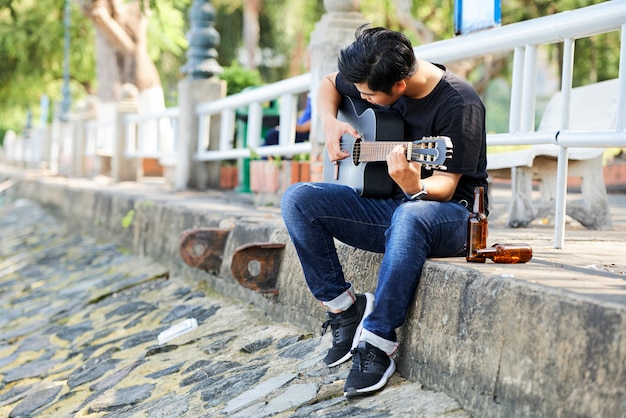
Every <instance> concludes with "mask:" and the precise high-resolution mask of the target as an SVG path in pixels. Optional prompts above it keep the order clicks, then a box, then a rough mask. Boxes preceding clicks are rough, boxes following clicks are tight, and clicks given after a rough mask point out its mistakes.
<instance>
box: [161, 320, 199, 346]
mask: <svg viewBox="0 0 626 418" xmlns="http://www.w3.org/2000/svg"><path fill="white" fill-rule="evenodd" d="M195 328H198V321H196V318H187V319H185V320H184V321H183V322H179V323H178V324H176V325H172V326H171V327H169V328H168V329H166V330H165V331H163V332H161V333H160V334H159V336H158V337H157V340H158V341H159V344H165V343H166V342H168V341H170V340H172V339H174V338H176V337H180V336H181V335H183V334H186V333H188V332H189V331H191V330H192V329H195Z"/></svg>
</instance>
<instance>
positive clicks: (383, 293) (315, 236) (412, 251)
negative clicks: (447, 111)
mask: <svg viewBox="0 0 626 418" xmlns="http://www.w3.org/2000/svg"><path fill="white" fill-rule="evenodd" d="M281 210H282V215H283V219H284V221H285V225H286V226H287V231H288V232H289V236H290V237H291V240H292V241H293V244H294V246H295V248H296V251H297V253H298V257H299V258H300V263H301V264H302V269H303V272H304V277H305V279H306V282H307V284H308V286H309V289H311V292H312V293H313V296H314V297H315V298H316V299H318V300H320V301H322V302H325V301H331V300H333V299H335V298H337V297H338V296H339V295H341V294H342V293H344V292H346V290H347V289H349V288H350V287H351V284H350V283H347V282H346V281H345V278H344V275H343V270H342V266H341V264H340V262H339V258H338V257H337V251H336V248H335V243H334V241H333V238H337V239H338V240H339V241H342V242H344V243H346V244H348V245H350V246H353V247H356V248H360V249H362V250H367V251H372V252H376V253H384V256H383V260H382V264H381V266H380V271H379V273H378V284H377V287H376V292H375V306H374V310H373V311H372V313H371V314H370V315H369V316H368V317H367V318H366V320H365V322H364V324H363V327H364V328H365V329H366V330H368V331H370V332H372V333H374V334H376V335H377V336H379V337H381V338H383V339H385V340H387V341H396V340H397V338H396V331H395V330H396V328H398V327H399V326H401V325H402V323H403V322H404V319H405V317H406V313H407V311H408V309H409V307H410V305H411V303H412V301H413V296H414V294H415V291H416V290H417V284H418V281H419V278H420V274H421V271H422V267H423V265H424V261H425V260H426V258H427V257H449V256H459V255H464V254H465V250H464V247H465V243H466V237H467V219H468V216H469V210H468V209H467V208H466V207H465V206H463V205H461V204H460V203H457V202H435V201H428V200H419V201H408V202H407V201H406V200H405V199H400V198H397V199H396V198H389V199H373V198H364V197H361V196H359V195H358V194H357V193H356V192H355V191H354V190H353V189H352V188H350V187H347V186H343V185H337V184H329V183H297V184H294V185H292V186H291V187H290V188H289V189H288V190H287V191H286V192H285V194H284V195H283V199H282V203H281Z"/></svg>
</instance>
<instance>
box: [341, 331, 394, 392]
mask: <svg viewBox="0 0 626 418" xmlns="http://www.w3.org/2000/svg"><path fill="white" fill-rule="evenodd" d="M352 353H353V357H352V368H351V369H350V373H349V374H348V378H347V379H346V384H345V385H344V387H343V394H344V395H345V396H347V397H348V398H352V397H355V396H361V395H367V394H368V393H371V392H375V391H377V390H379V389H381V388H382V387H383V386H385V385H386V384H387V380H389V378H390V377H391V375H392V374H393V372H395V371H396V363H394V361H393V359H392V358H391V357H389V356H388V355H387V353H385V352H384V351H383V350H381V349H379V348H378V347H374V346H373V345H371V344H370V343H367V342H365V341H361V342H360V343H359V345H358V346H357V347H356V348H355V349H354V350H352Z"/></svg>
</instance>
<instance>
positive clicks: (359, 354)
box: [351, 347, 376, 372]
mask: <svg viewBox="0 0 626 418" xmlns="http://www.w3.org/2000/svg"><path fill="white" fill-rule="evenodd" d="M351 353H352V364H353V365H354V364H356V365H357V366H358V368H359V371H360V372H362V371H363V370H364V369H367V368H368V367H369V366H370V365H371V364H372V363H373V362H374V360H376V353H374V351H373V350H360V349H359V348H358V347H357V348H353V349H352V351H351ZM364 355H365V356H364ZM363 357H365V358H363Z"/></svg>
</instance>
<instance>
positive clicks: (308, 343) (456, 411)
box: [0, 200, 470, 417]
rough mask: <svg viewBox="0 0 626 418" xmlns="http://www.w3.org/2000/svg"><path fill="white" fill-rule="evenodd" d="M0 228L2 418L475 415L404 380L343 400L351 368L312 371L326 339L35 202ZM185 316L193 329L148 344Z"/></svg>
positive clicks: (5, 214)
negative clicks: (82, 231)
mask: <svg viewBox="0 0 626 418" xmlns="http://www.w3.org/2000/svg"><path fill="white" fill-rule="evenodd" d="M0 231H2V234H1V235H0V416H7V417H26V416H29V417H30V416H42V417H178V416H189V417H219V416H233V417H266V416H278V417H286V416H290V417H310V416H325V417H348V416H367V417H387V416H403V417H407V416H411V417H413V416H424V417H444V416H445V417H469V416H470V414H469V413H468V412H466V411H464V410H463V409H461V407H460V406H459V404H458V403H457V402H456V401H454V400H453V399H451V398H450V397H448V396H447V395H445V394H443V393H437V392H432V391H428V390H424V389H423V388H422V385H421V384H420V383H415V382H414V383H412V382H409V381H407V380H405V379H403V378H402V377H401V376H400V375H399V374H396V375H394V376H393V377H392V379H391V380H390V382H389V384H388V387H387V388H386V389H385V390H384V391H382V392H380V393H378V394H376V395H373V396H369V397H364V398H360V399H356V400H350V401H348V400H347V399H346V398H345V397H343V396H342V390H343V381H344V379H345V377H346V376H347V373H348V368H349V362H348V364H344V365H342V366H338V367H335V368H330V369H329V368H326V367H325V366H324V365H323V362H321V359H322V357H323V356H324V354H325V350H326V349H327V348H328V347H329V345H330V336H329V335H328V336H326V337H324V338H323V339H320V338H319V337H318V336H313V335H311V334H310V333H307V332H304V331H302V330H300V329H298V328H296V327H294V326H293V325H290V324H286V323H276V322H272V321H271V320H270V319H269V318H268V317H267V316H266V315H265V314H263V313H262V312H261V311H260V310H258V309H256V308H255V307H254V306H253V305H252V304H243V303H241V302H239V301H235V300H232V299H229V298H226V297H225V296H223V295H220V294H217V293H216V292H214V291H212V290H211V289H209V288H208V287H207V286H206V285H205V284H203V283H202V282H194V281H192V280H190V279H188V278H185V277H170V274H169V272H168V270H167V268H166V267H165V266H163V265H160V264H159V263H158V262H156V261H154V260H151V259H149V258H146V257H138V256H134V255H131V254H128V252H127V251H125V250H124V249H122V248H120V247H118V246H116V245H113V244H109V243H102V242H97V241H95V240H94V239H92V238H89V237H79V236H72V235H67V234H66V233H65V232H64V230H63V228H62V225H61V224H60V222H59V221H58V220H57V219H56V218H54V217H53V216H51V215H50V213H48V212H46V211H45V210H43V209H42V208H41V207H39V206H38V205H37V204H35V203H34V202H32V201H28V200H18V201H16V202H15V203H5V205H4V206H3V207H0ZM185 318H195V319H196V320H197V322H198V325H199V326H198V327H197V328H195V329H193V330H191V331H190V332H188V333H186V334H184V335H182V336H179V337H177V338H175V339H173V340H171V341H169V342H167V343H165V344H162V345H159V344H158V343H157V336H158V334H159V333H160V332H162V331H163V330H165V329H167V328H169V327H170V326H172V325H174V324H177V323H179V322H180V321H182V320H184V319H185Z"/></svg>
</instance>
